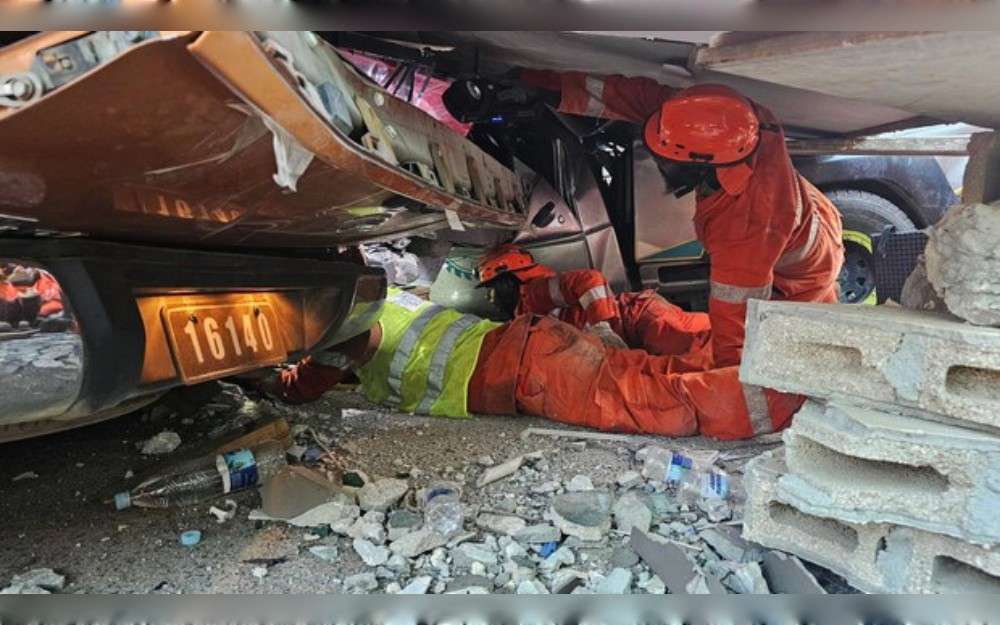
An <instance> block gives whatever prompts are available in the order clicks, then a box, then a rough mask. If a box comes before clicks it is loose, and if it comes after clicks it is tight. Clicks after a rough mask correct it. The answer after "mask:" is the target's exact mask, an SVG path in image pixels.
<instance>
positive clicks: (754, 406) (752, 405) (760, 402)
mask: <svg viewBox="0 0 1000 625" xmlns="http://www.w3.org/2000/svg"><path fill="white" fill-rule="evenodd" d="M743 400H744V402H745V403H746V406H747V416H748V417H749V418H750V429H751V430H752V431H753V435H754V436H760V435H761V434H770V433H771V432H773V431H774V425H773V424H772V423H771V412H770V410H769V409H768V407H767V395H766V394H764V389H763V388H762V387H760V386H757V385H755V384H744V385H743Z"/></svg>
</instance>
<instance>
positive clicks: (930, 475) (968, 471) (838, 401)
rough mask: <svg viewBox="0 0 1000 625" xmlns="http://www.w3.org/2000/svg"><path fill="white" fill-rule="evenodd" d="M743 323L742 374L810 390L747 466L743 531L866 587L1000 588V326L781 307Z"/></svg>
mask: <svg viewBox="0 0 1000 625" xmlns="http://www.w3.org/2000/svg"><path fill="white" fill-rule="evenodd" d="M748 319H749V323H748V331H747V337H748V340H747V346H748V349H747V352H745V356H744V362H743V366H742V369H741V376H740V377H741V380H743V381H744V382H745V383H750V384H759V385H764V386H767V387H770V388H776V389H779V390H784V391H792V392H796V393H801V394H805V395H808V396H810V397H811V398H810V399H809V400H807V402H806V403H805V405H804V406H803V408H802V409H801V410H800V411H799V413H798V414H797V415H796V416H795V419H794V421H793V422H792V425H791V427H790V428H789V429H788V430H787V431H786V432H785V433H784V437H783V438H784V441H785V449H784V450H782V451H780V452H779V451H773V452H769V453H767V454H764V455H763V456H761V457H759V458H756V459H754V460H752V461H751V462H750V463H749V464H748V465H747V471H746V489H747V506H746V518H745V526H744V528H745V529H744V536H745V537H746V538H748V539H750V540H754V541H757V542H759V543H761V544H763V545H767V546H769V547H772V548H776V549H781V550H784V551H788V552H790V553H794V554H797V555H798V556H800V557H802V558H803V559H805V560H809V561H811V562H814V563H816V564H819V565H821V566H823V567H826V568H828V569H830V570H832V571H834V572H836V573H838V574H840V575H842V576H843V577H844V578H845V579H846V580H847V581H848V582H849V583H850V584H852V585H853V586H855V587H857V588H859V589H861V590H864V591H867V592H879V593H948V592H956V591H970V590H971V591H979V592H997V591H1000V547H997V546H996V545H998V543H1000V486H998V484H997V481H996V476H997V475H998V474H1000V473H998V469H1000V435H998V434H997V431H998V428H1000V410H998V408H1000V385H998V384H997V382H998V381H1000V329H996V328H983V327H976V326H973V325H970V324H967V323H964V322H962V321H961V320H958V319H955V318H954V317H950V316H947V315H942V314H937V313H929V312H926V313H920V312H913V311H907V310H903V309H894V308H887V307H879V308H876V309H868V310H865V309H864V307H842V306H817V305H809V304H791V303H776V302H766V303H765V302H753V303H752V305H751V308H750V311H749V314H748ZM779 352H780V353H781V354H782V356H781V357H780V358H778V359H776V358H775V356H776V355H777V354H778V353H779ZM873 554H874V558H873V557H872V555H873Z"/></svg>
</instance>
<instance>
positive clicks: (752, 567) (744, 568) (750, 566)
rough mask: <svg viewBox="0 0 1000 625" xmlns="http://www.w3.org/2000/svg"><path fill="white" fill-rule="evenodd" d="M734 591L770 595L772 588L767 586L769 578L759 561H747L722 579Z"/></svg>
mask: <svg viewBox="0 0 1000 625" xmlns="http://www.w3.org/2000/svg"><path fill="white" fill-rule="evenodd" d="M722 581H723V583H724V584H726V586H727V587H729V588H730V589H731V590H732V591H733V592H736V593H739V594H749V595H769V594H771V591H770V589H769V588H768V587H767V580H765V579H764V573H763V572H762V571H761V569H760V564H758V563H757V562H745V563H743V564H740V565H738V566H737V567H736V570H734V571H733V572H732V573H730V574H729V575H728V576H727V577H726V578H725V579H723V580H722Z"/></svg>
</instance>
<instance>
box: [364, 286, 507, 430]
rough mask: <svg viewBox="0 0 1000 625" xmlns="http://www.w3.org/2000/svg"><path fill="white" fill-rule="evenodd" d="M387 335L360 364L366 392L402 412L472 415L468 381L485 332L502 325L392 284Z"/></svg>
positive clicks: (384, 320) (384, 317) (385, 315)
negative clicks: (448, 306) (434, 301)
mask: <svg viewBox="0 0 1000 625" xmlns="http://www.w3.org/2000/svg"><path fill="white" fill-rule="evenodd" d="M379 324H380V325H381V326H382V340H381V341H380V342H379V346H378V350H377V351H376V352H375V355H374V356H373V357H372V359H371V360H370V361H368V362H367V363H366V364H365V365H364V366H362V367H360V368H358V369H357V371H356V372H357V375H358V378H360V379H361V385H362V388H363V389H364V392H365V395H366V396H367V397H368V399H370V400H371V401H373V402H376V403H380V404H386V405H389V406H393V407H394V408H396V409H397V410H400V411H403V412H415V413H420V414H429V415H435V416H442V417H468V416H469V401H468V394H469V393H468V392H469V380H470V379H471V378H472V373H473V371H474V370H475V368H476V362H477V361H478V359H479V350H480V348H481V347H482V344H483V337H485V336H486V333H487V332H489V331H490V330H493V329H494V328H496V327H498V326H499V325H500V324H499V323H495V322H492V321H489V320H486V319H481V318H479V317H476V316H475V315H465V314H462V313H460V312H456V311H454V310H449V309H447V308H444V307H442V306H438V305H437V304H432V303H430V302H428V301H427V300H424V299H422V298H420V297H417V296H416V295H413V294H411V293H407V292H405V291H401V290H399V289H389V294H388V297H387V299H386V302H385V306H383V307H382V314H381V317H379Z"/></svg>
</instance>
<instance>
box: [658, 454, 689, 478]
mask: <svg viewBox="0 0 1000 625" xmlns="http://www.w3.org/2000/svg"><path fill="white" fill-rule="evenodd" d="M692 466H693V465H692V462H691V459H690V458H688V457H687V456H682V455H680V454H672V455H671V457H670V466H668V467H667V475H666V479H665V481H667V482H683V481H684V477H685V476H686V475H687V474H688V472H689V471H690V470H691V467H692Z"/></svg>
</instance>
